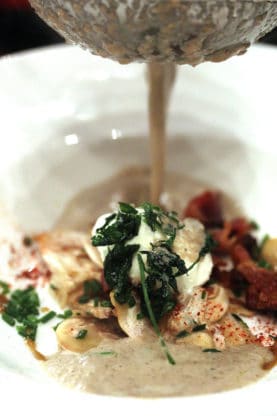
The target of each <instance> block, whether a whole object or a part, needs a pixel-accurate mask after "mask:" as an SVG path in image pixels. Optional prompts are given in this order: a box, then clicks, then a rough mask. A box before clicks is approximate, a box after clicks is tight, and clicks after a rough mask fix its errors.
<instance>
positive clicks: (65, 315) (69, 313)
mask: <svg viewBox="0 0 277 416" xmlns="http://www.w3.org/2000/svg"><path fill="white" fill-rule="evenodd" d="M72 315H73V312H72V310H71V309H66V310H65V311H64V313H59V314H58V315H57V316H58V318H62V319H68V318H70V317H71V316H72Z"/></svg>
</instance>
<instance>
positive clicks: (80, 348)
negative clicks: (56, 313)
mask: <svg viewBox="0 0 277 416" xmlns="http://www.w3.org/2000/svg"><path fill="white" fill-rule="evenodd" d="M82 334H85V335H83V337H82ZM56 336H57V339H58V343H59V345H60V346H61V347H62V348H64V349H66V350H69V351H72V352H77V353H82V352H85V351H88V350H89V349H91V348H94V347H97V345H99V344H100V342H101V341H102V339H103V335H102V334H101V332H100V331H99V330H98V329H97V327H96V325H95V324H94V323H93V322H86V321H85V320H83V319H79V318H71V319H66V320H64V321H63V322H62V323H61V324H60V325H59V326H58V328H57V330H56Z"/></svg>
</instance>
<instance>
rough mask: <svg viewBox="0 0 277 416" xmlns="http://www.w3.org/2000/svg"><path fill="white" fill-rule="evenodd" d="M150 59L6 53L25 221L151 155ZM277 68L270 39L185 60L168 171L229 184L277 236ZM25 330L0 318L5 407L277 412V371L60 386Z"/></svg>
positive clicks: (10, 133) (10, 146) (9, 127)
mask: <svg viewBox="0 0 277 416" xmlns="http://www.w3.org/2000/svg"><path fill="white" fill-rule="evenodd" d="M144 70H145V68H144V67H143V66H142V65H139V64H133V65H130V66H124V67H122V66H120V65H119V64H116V63H114V62H110V61H106V60H103V59H100V58H96V57H92V56H90V55H89V54H88V53H86V52H83V51H81V50H79V49H78V48H74V47H63V46H62V47H57V48H53V49H44V50H39V51H36V52H32V53H27V54H21V55H17V56H13V57H7V58H4V59H2V60H1V61H0V91H1V94H0V118H1V123H0V129H1V136H0V137H1V139H0V195H1V201H2V202H3V203H5V204H6V205H7V207H8V208H9V209H10V210H12V211H13V212H14V214H15V215H16V217H17V218H18V221H19V222H20V223H21V225H22V226H23V227H25V229H26V230H27V231H39V230H43V229H47V228H49V227H51V226H52V225H53V224H54V222H55V220H56V219H57V218H58V217H59V215H60V213H61V212H62V210H63V208H64V206H65V205H66V204H67V202H68V201H69V200H70V199H71V198H72V197H73V196H74V195H75V194H76V193H77V192H79V191H80V190H82V189H84V188H86V187H88V186H90V185H93V184H95V183H99V181H101V180H103V179H105V178H107V177H109V176H112V175H113V174H115V173H116V172H117V171H118V170H120V169H121V168H123V167H124V166H127V165H132V164H141V163H143V164H145V163H147V161H148V156H147V141H146V139H145V137H146V136H147V117H146V85H145V79H144ZM276 73H277V50H275V49H273V48H269V47H262V46H259V47H258V46H257V47H253V49H251V50H250V52H249V53H248V54H247V55H245V56H243V57H240V58H232V59H231V60H230V61H228V62H225V63H222V64H203V65H202V66H200V67H198V68H197V69H192V68H189V67H188V68H186V67H183V68H180V70H179V78H178V82H177V85H176V87H175V92H174V95H173V100H172V105H171V110H170V121H169V132H170V140H169V144H168V169H169V170H173V171H177V172H181V173H186V174H189V175H191V176H192V177H194V178H196V179H199V180H204V181H205V182H207V183H208V184H211V185H212V186H214V187H219V188H222V189H224V190H225V191H227V192H228V193H229V194H231V195H232V196H234V197H235V198H236V199H237V200H238V201H239V202H240V203H241V205H242V207H243V208H244V209H245V210H246V212H247V213H248V214H249V216H250V217H253V218H255V219H256V220H257V221H258V222H259V223H260V224H261V227H262V232H265V231H267V232H269V233H270V234H272V235H276V234H277V216H276V204H277V202H276V196H275V188H276V177H277V163H276V160H277V159H276V157H277V133H276V106H275V103H276V95H277V87H276ZM2 327H3V328H2ZM19 341H20V340H19V338H18V337H17V336H16V335H15V334H13V333H12V331H8V330H7V329H4V326H3V324H2V325H1V322H0V386H1V408H3V409H4V408H5V403H6V402H7V404H6V405H8V403H9V405H10V403H11V400H12V403H13V409H15V410H18V412H19V411H20V412H21V413H22V409H23V408H24V403H26V406H27V403H29V400H30V399H31V400H33V399H32V398H34V397H35V398H36V400H40V402H41V403H42V405H41V408H40V407H39V408H38V410H37V408H32V406H31V407H30V406H29V405H28V415H32V414H38V413H39V412H40V414H44V411H45V412H46V410H47V412H48V414H49V412H50V411H55V414H56V413H57V412H58V411H59V410H60V411H63V414H73V413H75V414H81V413H82V412H84V411H87V409H91V411H92V412H94V411H95V409H97V411H101V414H111V412H113V413H114V411H116V414H120V415H125V414H126V415H127V414H128V415H129V414H130V413H132V414H142V413H143V414H145V415H148V414H149V415H150V414H152V415H153V414H160V415H168V414H169V412H172V410H173V409H174V411H178V412H180V411H181V412H182V414H188V412H189V411H192V410H193V411H194V412H195V409H196V410H197V413H195V414H197V415H198V414H199V415H200V414H204V413H205V414H206V415H210V414H213V415H219V414H221V415H222V414H224V415H233V414H235V413H234V412H236V414H242V413H240V409H242V407H241V406H245V409H247V410H246V411H247V413H248V414H251V415H259V416H274V415H276V406H275V398H274V392H275V391H276V373H275V375H274V374H272V375H271V377H269V379H268V380H264V381H262V382H260V383H257V384H255V385H253V386H250V387H246V388H244V389H240V390H237V391H232V392H227V393H222V394H217V395H209V396H201V397H192V398H183V399H182V398H180V399H168V400H166V399H164V400H147V401H146V400H135V399H116V398H108V399H107V398H105V397H100V396H99V397H97V396H90V395H86V394H81V393H74V392H68V391H67V390H66V389H63V388H62V387H59V386H57V385H56V384H55V383H54V382H52V381H50V380H49V379H47V377H46V376H45V375H44V374H43V372H42V371H41V370H40V368H39V366H38V364H37V363H36V362H35V361H34V360H33V358H32V357H31V356H30V355H29V352H28V351H27V350H26V349H25V347H24V346H23V345H22V344H21V343H20V342H19ZM270 379H271V380H270ZM34 382H35V383H34ZM15 391H16V398H17V399H16V400H14V399H13V398H14V397H15ZM25 409H26V408H25ZM78 412H79V413H78ZM274 412H275V413H274ZM13 414H15V413H13Z"/></svg>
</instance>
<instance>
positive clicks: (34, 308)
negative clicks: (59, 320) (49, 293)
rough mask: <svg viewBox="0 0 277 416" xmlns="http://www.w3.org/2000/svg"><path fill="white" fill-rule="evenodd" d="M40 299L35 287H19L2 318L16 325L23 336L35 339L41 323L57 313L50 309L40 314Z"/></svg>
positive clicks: (13, 293)
mask: <svg viewBox="0 0 277 416" xmlns="http://www.w3.org/2000/svg"><path fill="white" fill-rule="evenodd" d="M39 306H40V301H39V297H38V295H37V292H36V291H35V289H34V288H33V287H32V286H30V287H28V288H27V289H23V290H21V289H17V290H15V291H13V292H11V294H10V298H9V300H8V303H7V305H6V306H5V308H4V311H3V313H2V319H3V321H5V322H6V323H7V324H8V325H10V326H15V327H16V330H17V332H18V334H19V335H20V336H22V337H23V338H27V339H31V340H32V341H34V340H35V338H36V334H37V329H38V325H39V324H45V323H47V322H49V321H50V320H51V319H53V318H54V317H55V316H56V315H57V314H56V312H54V311H49V312H48V313H46V314H45V315H43V316H41V317H40V316H39V315H40V313H39ZM59 316H61V315H59Z"/></svg>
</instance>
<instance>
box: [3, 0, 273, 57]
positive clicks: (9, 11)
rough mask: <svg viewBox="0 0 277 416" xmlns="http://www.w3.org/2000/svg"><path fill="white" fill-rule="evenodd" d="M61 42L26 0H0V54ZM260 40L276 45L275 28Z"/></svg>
mask: <svg viewBox="0 0 277 416" xmlns="http://www.w3.org/2000/svg"><path fill="white" fill-rule="evenodd" d="M62 42H64V41H63V39H62V38H61V37H60V36H59V35H58V34H57V33H56V32H54V31H53V30H52V29H50V28H49V26H47V25H46V24H45V23H44V22H43V21H42V20H41V19H40V18H39V17H38V16H37V15H36V14H35V13H34V12H33V10H32V9H31V7H30V6H29V4H28V0H0V56H1V55H2V56H3V55H5V54H8V53H13V52H18V51H21V50H26V49H30V48H35V47H40V46H46V45H51V44H55V43H62ZM260 42H266V43H270V44H275V45H276V46H277V29H275V30H274V31H273V32H271V33H270V34H268V35H267V36H265V37H264V38H263V39H262V40H261V41H260Z"/></svg>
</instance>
